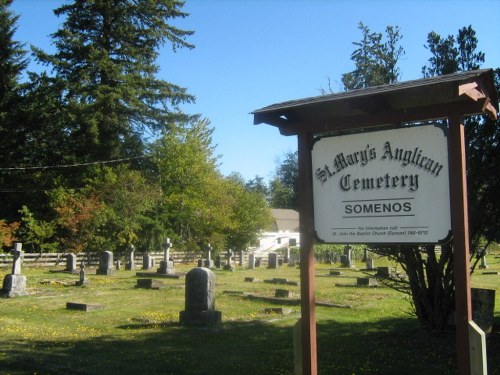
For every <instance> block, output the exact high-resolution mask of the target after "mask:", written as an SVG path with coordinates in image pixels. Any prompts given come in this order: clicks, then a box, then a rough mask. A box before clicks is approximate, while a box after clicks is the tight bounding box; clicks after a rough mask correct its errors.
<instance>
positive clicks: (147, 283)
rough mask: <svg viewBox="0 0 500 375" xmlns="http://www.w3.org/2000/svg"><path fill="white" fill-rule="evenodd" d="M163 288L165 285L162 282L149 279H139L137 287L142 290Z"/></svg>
mask: <svg viewBox="0 0 500 375" xmlns="http://www.w3.org/2000/svg"><path fill="white" fill-rule="evenodd" d="M163 286H164V284H163V283H162V282H161V281H160V280H156V279H151V278H147V279H137V285H136V286H135V287H136V288H142V289H160V288H162V287H163Z"/></svg>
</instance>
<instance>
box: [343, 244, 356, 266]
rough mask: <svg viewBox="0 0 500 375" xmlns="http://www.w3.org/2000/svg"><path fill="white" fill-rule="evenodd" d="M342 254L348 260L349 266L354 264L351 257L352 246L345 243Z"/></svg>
mask: <svg viewBox="0 0 500 375" xmlns="http://www.w3.org/2000/svg"><path fill="white" fill-rule="evenodd" d="M344 255H345V256H346V257H347V259H348V260H349V264H350V265H349V267H351V266H353V265H354V261H353V259H352V247H351V246H350V245H345V247H344Z"/></svg>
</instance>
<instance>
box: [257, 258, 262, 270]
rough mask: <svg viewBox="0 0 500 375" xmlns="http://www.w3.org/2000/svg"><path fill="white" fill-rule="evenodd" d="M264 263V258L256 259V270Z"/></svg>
mask: <svg viewBox="0 0 500 375" xmlns="http://www.w3.org/2000/svg"><path fill="white" fill-rule="evenodd" d="M261 263H262V258H255V268H257V267H260V265H261Z"/></svg>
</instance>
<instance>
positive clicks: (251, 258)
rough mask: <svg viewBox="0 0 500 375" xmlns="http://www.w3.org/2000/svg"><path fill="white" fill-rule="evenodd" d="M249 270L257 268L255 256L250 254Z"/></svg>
mask: <svg viewBox="0 0 500 375" xmlns="http://www.w3.org/2000/svg"><path fill="white" fill-rule="evenodd" d="M248 268H250V269H252V270H253V269H254V268H255V254H248Z"/></svg>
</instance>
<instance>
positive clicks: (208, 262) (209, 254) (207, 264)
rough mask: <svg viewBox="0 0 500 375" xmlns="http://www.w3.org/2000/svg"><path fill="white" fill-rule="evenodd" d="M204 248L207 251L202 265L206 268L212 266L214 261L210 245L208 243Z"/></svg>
mask: <svg viewBox="0 0 500 375" xmlns="http://www.w3.org/2000/svg"><path fill="white" fill-rule="evenodd" d="M205 250H206V251H207V259H205V260H204V262H203V266H204V267H207V268H214V261H213V260H212V245H210V244H208V245H207V246H206V247H205ZM219 267H220V265H219Z"/></svg>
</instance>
